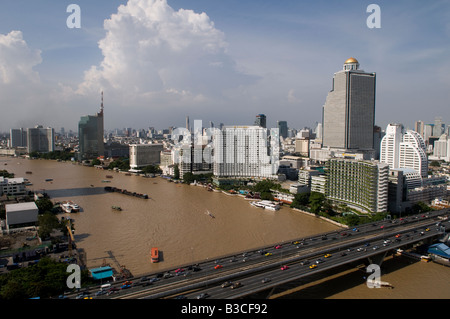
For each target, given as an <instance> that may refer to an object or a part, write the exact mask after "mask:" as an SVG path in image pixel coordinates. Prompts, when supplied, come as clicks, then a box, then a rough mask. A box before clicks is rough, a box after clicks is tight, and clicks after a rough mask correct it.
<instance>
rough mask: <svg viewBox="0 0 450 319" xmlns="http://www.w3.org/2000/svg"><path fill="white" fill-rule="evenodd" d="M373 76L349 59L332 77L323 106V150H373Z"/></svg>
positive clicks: (352, 59)
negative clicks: (329, 89) (327, 148)
mask: <svg viewBox="0 0 450 319" xmlns="http://www.w3.org/2000/svg"><path fill="white" fill-rule="evenodd" d="M375 84H376V75H375V73H366V72H364V71H363V70H360V69H359V62H358V61H357V60H356V59H354V58H350V59H348V60H347V61H345V63H344V67H343V70H341V71H339V72H336V73H335V74H334V77H333V83H332V88H331V91H330V92H329V93H328V96H327V99H326V102H325V105H324V106H323V121H322V122H323V136H322V138H323V146H325V147H330V148H337V149H343V150H372V149H373V148H374V145H373V129H374V125H375Z"/></svg>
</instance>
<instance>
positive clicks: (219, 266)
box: [214, 265, 223, 269]
mask: <svg viewBox="0 0 450 319" xmlns="http://www.w3.org/2000/svg"><path fill="white" fill-rule="evenodd" d="M220 268H223V266H222V265H216V266H214V269H220Z"/></svg>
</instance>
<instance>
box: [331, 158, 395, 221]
mask: <svg viewBox="0 0 450 319" xmlns="http://www.w3.org/2000/svg"><path fill="white" fill-rule="evenodd" d="M388 175H389V166H388V165H387V164H385V163H379V162H375V161H358V160H350V159H330V160H328V161H327V163H326V175H325V176H326V177H325V187H324V189H325V192H324V194H325V197H326V198H327V199H329V200H332V201H335V202H339V203H344V204H347V205H348V206H350V207H353V208H356V209H358V210H361V211H367V212H371V213H373V212H386V211H387V207H388V182H389V180H388Z"/></svg>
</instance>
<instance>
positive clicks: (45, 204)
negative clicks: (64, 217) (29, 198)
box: [35, 197, 53, 214]
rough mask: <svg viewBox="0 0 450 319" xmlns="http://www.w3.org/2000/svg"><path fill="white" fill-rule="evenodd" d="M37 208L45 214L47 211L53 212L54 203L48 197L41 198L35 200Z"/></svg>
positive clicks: (40, 212)
mask: <svg viewBox="0 0 450 319" xmlns="http://www.w3.org/2000/svg"><path fill="white" fill-rule="evenodd" d="M35 203H36V206H37V208H38V209H39V214H43V213H45V212H51V211H52V209H53V203H52V201H51V200H50V199H48V198H45V197H44V198H40V199H38V200H37V201H35Z"/></svg>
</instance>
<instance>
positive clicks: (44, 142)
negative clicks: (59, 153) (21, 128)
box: [27, 125, 55, 153]
mask: <svg viewBox="0 0 450 319" xmlns="http://www.w3.org/2000/svg"><path fill="white" fill-rule="evenodd" d="M54 149H55V130H54V129H53V128H51V127H47V128H44V127H42V125H37V126H36V127H34V128H29V129H28V130H27V152H28V153H32V152H39V153H48V152H53V151H54Z"/></svg>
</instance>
